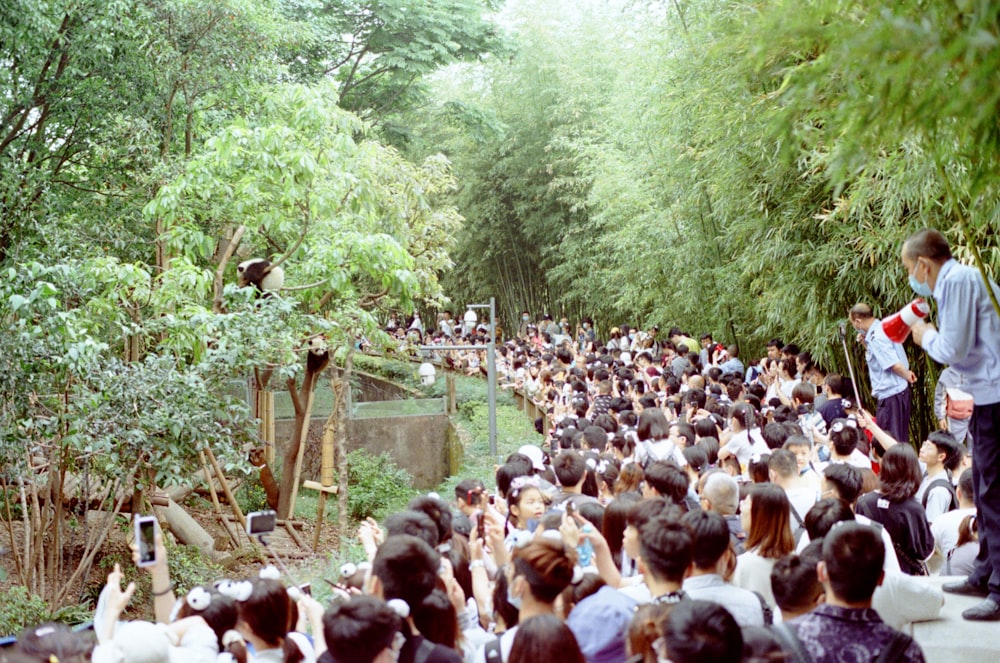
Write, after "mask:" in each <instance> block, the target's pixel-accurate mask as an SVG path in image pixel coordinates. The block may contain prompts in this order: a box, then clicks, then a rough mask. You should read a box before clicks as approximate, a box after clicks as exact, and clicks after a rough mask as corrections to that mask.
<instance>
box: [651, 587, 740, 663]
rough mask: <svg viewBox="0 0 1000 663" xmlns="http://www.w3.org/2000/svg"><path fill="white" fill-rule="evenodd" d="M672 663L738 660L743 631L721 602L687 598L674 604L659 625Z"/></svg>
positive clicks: (721, 662)
mask: <svg viewBox="0 0 1000 663" xmlns="http://www.w3.org/2000/svg"><path fill="white" fill-rule="evenodd" d="M661 629H662V632H663V640H664V642H665V644H666V648H667V656H668V657H669V658H670V660H671V661H673V663H702V662H703V661H712V663H741V661H742V660H743V634H742V632H741V631H740V627H739V624H737V623H736V619H734V618H733V615H732V613H730V612H729V610H727V609H726V608H724V607H723V606H722V605H720V604H718V603H715V602H714V601H701V600H698V599H690V600H687V601H681V602H680V603H678V604H677V605H675V606H674V607H673V609H672V610H671V611H670V613H669V614H668V615H667V618H666V619H665V620H664V621H663V624H662V626H661Z"/></svg>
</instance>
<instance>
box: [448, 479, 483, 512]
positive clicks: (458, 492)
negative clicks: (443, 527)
mask: <svg viewBox="0 0 1000 663" xmlns="http://www.w3.org/2000/svg"><path fill="white" fill-rule="evenodd" d="M484 490H486V486H485V485H483V482H482V481H480V480H479V479H462V480H461V481H459V482H458V485H456V486H455V499H456V500H463V501H465V502H466V503H467V504H469V505H470V506H475V505H476V504H477V502H476V501H475V500H476V499H477V496H476V493H479V495H482V493H483V491H484ZM470 493H471V494H472V500H473V502H471V503H470V502H469V498H470Z"/></svg>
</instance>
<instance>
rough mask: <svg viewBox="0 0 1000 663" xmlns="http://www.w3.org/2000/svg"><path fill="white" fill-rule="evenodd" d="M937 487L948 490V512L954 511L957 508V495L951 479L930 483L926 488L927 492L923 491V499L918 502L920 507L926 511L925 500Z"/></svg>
mask: <svg viewBox="0 0 1000 663" xmlns="http://www.w3.org/2000/svg"><path fill="white" fill-rule="evenodd" d="M938 487H944V488H947V489H948V492H949V493H951V504H949V505H948V511H954V510H955V509H957V508H958V493H956V492H955V486H953V485H952V483H951V479H949V478H948V477H943V478H940V479H934V481H931V483H930V485H929V486H927V490H925V491H924V497H923V499H922V500H920V506H922V507H924V510H925V511H926V510H927V499H928V498H929V497H930V496H931V491H932V490H934V489H935V488H938Z"/></svg>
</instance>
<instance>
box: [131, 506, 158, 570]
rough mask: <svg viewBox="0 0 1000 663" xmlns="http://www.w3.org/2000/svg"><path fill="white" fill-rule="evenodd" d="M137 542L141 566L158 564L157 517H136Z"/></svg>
mask: <svg viewBox="0 0 1000 663" xmlns="http://www.w3.org/2000/svg"><path fill="white" fill-rule="evenodd" d="M135 542H136V545H137V546H138V548H139V563H138V565H139V566H153V565H154V564H156V516H136V518H135Z"/></svg>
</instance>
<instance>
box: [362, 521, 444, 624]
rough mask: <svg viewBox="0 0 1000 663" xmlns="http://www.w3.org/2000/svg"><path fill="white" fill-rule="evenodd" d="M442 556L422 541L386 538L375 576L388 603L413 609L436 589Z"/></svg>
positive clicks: (375, 563)
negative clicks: (401, 602)
mask: <svg viewBox="0 0 1000 663" xmlns="http://www.w3.org/2000/svg"><path fill="white" fill-rule="evenodd" d="M440 564H441V556H440V555H439V554H438V553H437V551H436V550H434V549H433V548H432V547H431V546H429V545H427V543H426V542H424V541H423V540H421V539H418V538H417V537H415V536H409V535H407V534H398V535H396V536H389V537H386V539H385V541H384V542H383V543H382V545H381V546H379V548H378V551H377V552H376V553H375V559H374V560H373V561H372V575H373V576H375V577H376V578H378V579H379V581H380V582H381V583H382V590H383V595H384V596H385V598H386V600H389V599H402V600H404V601H405V602H406V603H407V604H408V605H409V606H410V609H411V610H413V609H414V608H416V607H417V606H419V605H420V603H422V602H423V600H424V599H425V598H427V595H428V594H430V593H431V592H432V591H433V590H434V584H435V580H436V578H437V572H438V567H439V565H440Z"/></svg>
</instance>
